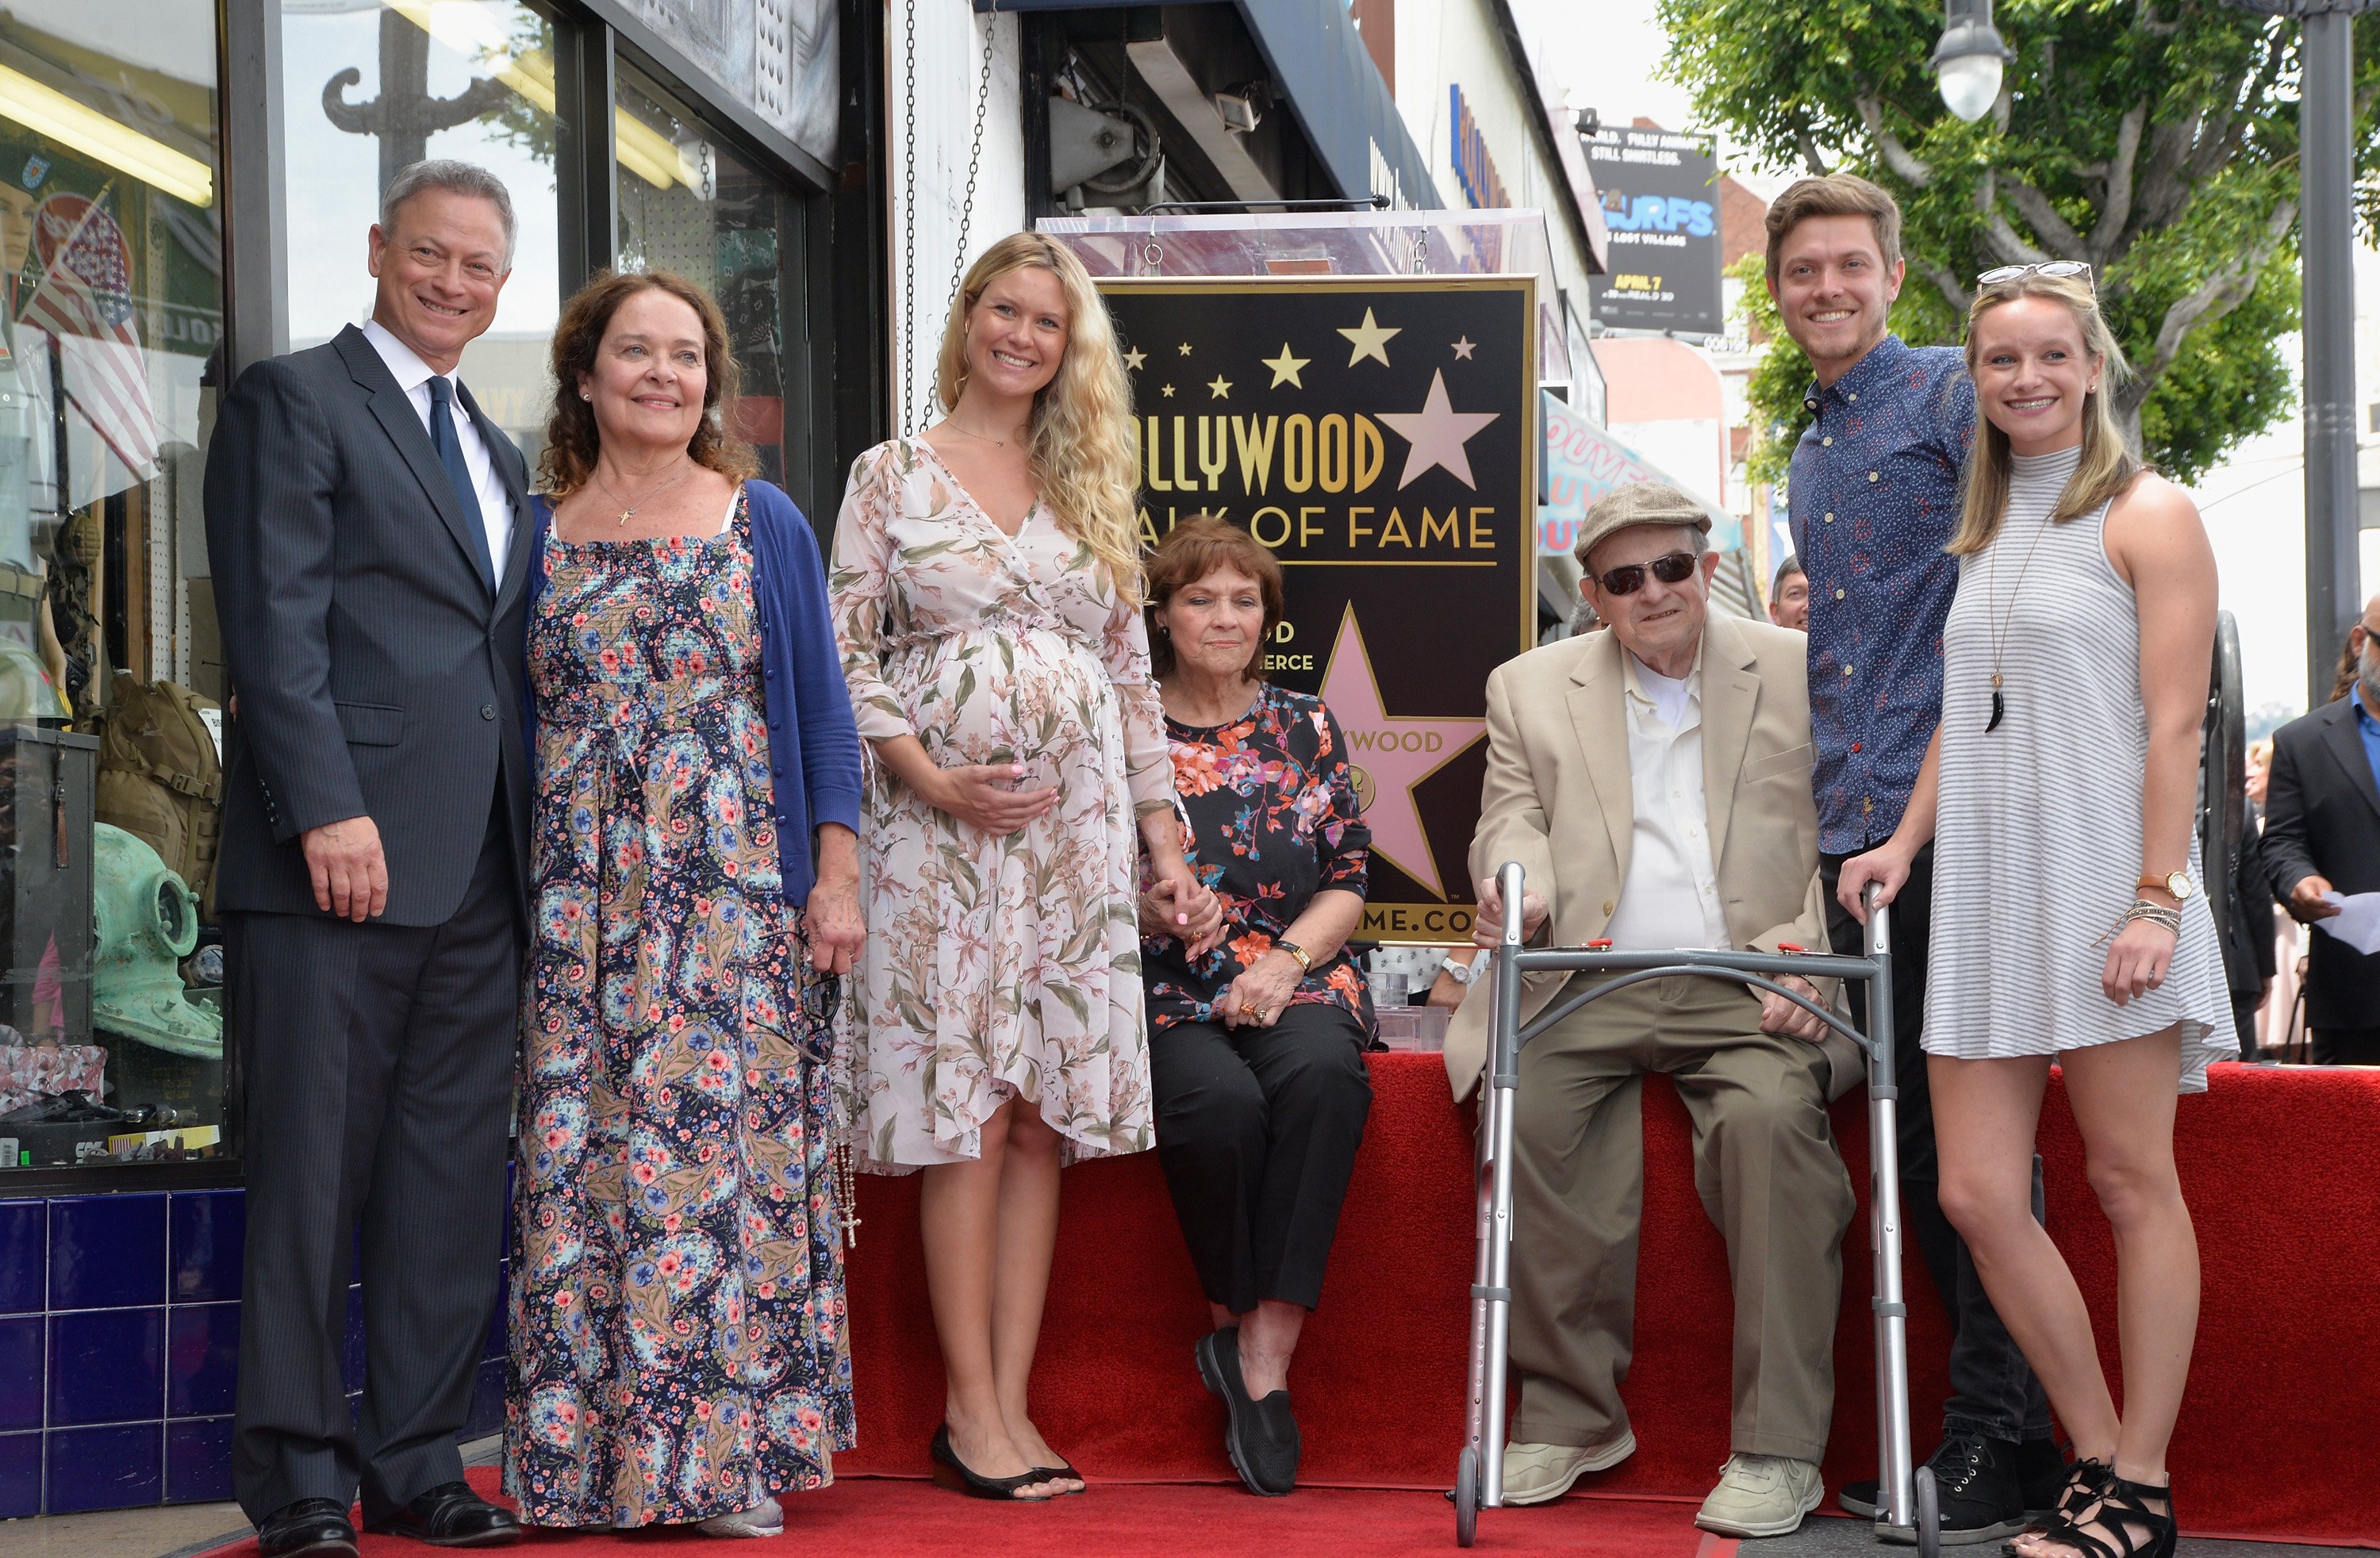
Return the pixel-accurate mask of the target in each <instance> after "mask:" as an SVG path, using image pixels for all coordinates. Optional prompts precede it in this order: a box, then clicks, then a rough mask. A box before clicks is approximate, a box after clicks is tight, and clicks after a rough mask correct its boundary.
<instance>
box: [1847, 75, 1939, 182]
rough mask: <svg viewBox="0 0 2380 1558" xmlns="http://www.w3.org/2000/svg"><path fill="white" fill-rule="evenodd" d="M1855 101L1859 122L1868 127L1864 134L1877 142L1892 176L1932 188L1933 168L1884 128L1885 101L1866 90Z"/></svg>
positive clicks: (1879, 153) (1879, 152)
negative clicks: (1872, 95) (1883, 102)
mask: <svg viewBox="0 0 2380 1558" xmlns="http://www.w3.org/2000/svg"><path fill="white" fill-rule="evenodd" d="M1854 101H1855V102H1856V103H1858V104H1859V116H1860V122H1861V123H1862V124H1864V125H1865V126H1866V127H1867V138H1868V139H1869V140H1872V141H1874V142H1876V152H1877V154H1878V155H1880V156H1882V157H1883V158H1884V165H1885V166H1887V167H1888V168H1890V169H1891V170H1892V171H1893V174H1894V176H1897V177H1899V178H1900V179H1903V180H1905V181H1906V182H1908V183H1910V184H1913V185H1915V186H1916V187H1917V188H1918V189H1930V188H1932V186H1933V183H1934V170H1933V169H1932V168H1930V167H1928V166H1927V165H1926V164H1925V163H1924V162H1923V161H1921V160H1920V159H1919V158H1918V157H1917V156H1916V154H1915V153H1913V152H1911V151H1910V150H1909V148H1908V147H1906V146H1903V145H1902V144H1901V143H1900V137H1899V136H1897V135H1895V134H1893V133H1892V131H1890V130H1889V129H1887V128H1885V124H1884V105H1883V104H1882V103H1878V102H1876V99H1875V98H1873V97H1871V96H1869V95H1867V94H1865V93H1862V94H1861V95H1860V96H1859V97H1858V98H1856V99H1855V100H1854Z"/></svg>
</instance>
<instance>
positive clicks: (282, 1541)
mask: <svg viewBox="0 0 2380 1558" xmlns="http://www.w3.org/2000/svg"><path fill="white" fill-rule="evenodd" d="M256 1550H257V1552H260V1553H261V1554H263V1558H356V1528H355V1527H353V1526H352V1525H350V1524H348V1522H347V1506H346V1504H344V1503H340V1502H339V1501H338V1500H336V1499H299V1500H297V1502H296V1503H285V1504H283V1505H282V1506H281V1507H280V1508H279V1509H276V1510H274V1511H273V1513H272V1514H270V1515H266V1516H265V1517H264V1518H263V1519H261V1520H260V1521H258V1522H257V1523H256Z"/></svg>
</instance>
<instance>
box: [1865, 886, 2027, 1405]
mask: <svg viewBox="0 0 2380 1558" xmlns="http://www.w3.org/2000/svg"><path fill="white" fill-rule="evenodd" d="M1850 858H1852V857H1850V856H1848V855H1822V856H1820V857H1819V874H1820V877H1821V879H1822V880H1823V881H1824V882H1825V884H1826V889H1827V939H1828V942H1829V943H1831V944H1832V946H1833V948H1834V950H1835V951H1836V952H1838V953H1840V954H1844V955H1849V956H1854V957H1856V956H1858V955H1861V954H1862V953H1863V952H1864V951H1865V950H1866V948H1865V944H1864V939H1863V936H1864V932H1863V931H1862V928H1861V925H1860V922H1859V921H1858V920H1856V919H1852V916H1851V911H1850V910H1848V909H1846V908H1844V907H1842V905H1841V904H1840V903H1838V902H1837V901H1836V899H1835V884H1836V883H1837V882H1840V880H1841V878H1842V868H1843V862H1844V861H1845V860H1848V859H1850ZM1933 918H1934V846H1932V845H1931V844H1929V845H1927V846H1925V848H1923V849H1921V850H1919V851H1918V852H1917V858H1916V859H1915V860H1914V861H1913V863H1912V865H1911V868H1910V872H1909V882H1908V884H1907V885H1906V886H1904V887H1902V888H1901V890H1900V895H1898V896H1897V897H1895V898H1894V899H1893V901H1892V1039H1893V1043H1892V1053H1893V1064H1894V1068H1895V1071H1896V1073H1897V1074H1898V1077H1899V1079H1900V1217H1901V1222H1902V1223H1903V1225H1905V1226H1906V1227H1907V1228H1908V1229H1909V1232H1910V1235H1911V1236H1912V1237H1913V1238H1914V1239H1915V1241H1916V1244H1917V1251H1918V1254H1919V1255H1920V1256H1921V1257H1923V1258H1924V1260H1925V1270H1926V1272H1927V1273H1928V1274H1930V1275H1931V1276H1932V1277H1933V1279H1934V1291H1935V1292H1937V1293H1938V1294H1940V1295H1941V1296H1942V1307H1943V1308H1945V1309H1947V1310H1949V1315H1950V1395H1949V1399H1948V1400H1947V1401H1945V1402H1944V1403H1943V1404H1942V1431H1943V1433H1944V1434H1945V1435H1949V1434H1953V1433H1979V1434H1982V1435H1984V1436H1985V1437H1986V1438H1990V1439H2006V1440H2028V1439H2047V1438H2048V1437H2050V1426H2049V1398H2048V1396H2046V1394H2043V1392H2042V1389H2041V1382H2040V1381H2038V1380H2036V1379H2034V1377H2033V1369H2031V1367H2029V1366H2028V1365H2027V1364H2026V1363H2025V1361H2024V1354H2023V1352H2022V1350H2021V1349H2020V1348H2019V1347H2018V1346H2017V1345H2016V1339H2015V1338H2014V1337H2012V1336H2010V1334H2009V1333H2008V1327H2007V1326H2006V1325H2003V1324H2002V1323H2000V1317H1999V1314H1998V1311H1997V1310H1995V1309H1994V1308H1992V1301H1991V1299H1990V1297H1989V1296H1986V1295H1985V1292H1984V1284H1983V1279H1982V1278H1980V1277H1978V1276H1977V1275H1976V1274H1975V1262H1974V1259H1973V1257H1972V1256H1970V1255H1969V1254H1968V1253H1967V1246H1966V1242H1965V1241H1964V1240H1962V1239H1961V1238H1960V1237H1959V1231H1958V1230H1957V1229H1956V1228H1953V1227H1951V1226H1950V1220H1949V1218H1947V1217H1945V1216H1943V1215H1942V1202H1941V1199H1940V1185H1941V1169H1940V1166H1939V1160H1938V1159H1937V1156H1936V1153H1935V1149H1934V1093H1933V1088H1932V1086H1931V1084H1930V1082H1929V1081H1928V1078H1927V1077H1926V1072H1925V1048H1924V1044H1923V1041H1924V1039H1925V965H1926V953H1927V949H1928V947H1929V945H1930V941H1931V935H1932V930H1933ZM1851 1001H1852V1021H1853V1022H1855V1023H1857V1024H1858V1025H1859V1026H1860V1028H1861V1029H1862V1030H1864V1029H1866V1027H1867V987H1866V986H1865V985H1862V984H1854V985H1852V987H1851ZM2042 1214H2043V1203H2042V1190H2041V1159H2040V1157H2039V1156H2038V1155H2036V1156H2035V1157H2034V1160H2033V1215H2034V1218H2036V1219H2040V1218H2041V1217H2042Z"/></svg>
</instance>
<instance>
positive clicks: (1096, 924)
mask: <svg viewBox="0 0 2380 1558" xmlns="http://www.w3.org/2000/svg"><path fill="white" fill-rule="evenodd" d="M940 389H941V398H942V402H943V404H944V405H945V406H946V407H948V408H950V410H949V416H948V417H947V419H946V420H943V421H942V422H941V423H940V424H938V425H937V426H935V427H934V428H932V429H929V431H928V432H927V434H926V436H925V437H923V438H919V439H896V440H894V441H892V443H889V444H882V445H880V446H879V447H877V448H875V449H873V450H870V451H869V452H868V454H866V455H864V456H861V457H860V459H859V461H858V463H857V464H856V466H855V467H854V469H853V471H852V478H851V484H850V487H849V490H848V492H847V493H845V495H844V506H843V514H842V517H841V519H840V520H839V521H838V523H837V526H836V529H835V544H834V569H833V578H832V589H833V598H834V612H835V623H836V631H837V634H838V636H839V638H840V639H841V640H842V645H843V653H844V673H845V675H846V676H847V677H848V679H849V681H850V685H851V695H852V703H853V706H854V711H855V713H856V718H857V721H858V725H859V733H860V735H861V736H863V737H865V738H866V739H867V740H868V743H869V745H870V747H871V749H872V750H873V752H874V756H875V760H876V761H874V762H872V763H871V764H870V765H869V772H868V787H867V802H866V812H865V817H864V821H863V823H862V827H861V870H862V877H863V881H864V892H865V894H866V903H867V906H868V923H869V926H870V931H871V933H870V936H869V939H868V946H867V949H866V951H865V953H864V955H863V956H862V959H861V969H862V978H861V980H859V991H858V992H857V996H856V1000H855V1001H854V1003H853V1010H852V1019H853V1026H854V1030H855V1035H856V1037H855V1043H854V1046H853V1053H852V1055H851V1057H850V1064H851V1068H852V1078H851V1083H850V1087H851V1089H852V1094H851V1099H850V1108H851V1111H852V1115H853V1120H852V1128H853V1132H854V1138H855V1140H856V1143H857V1144H858V1145H859V1147H860V1148H861V1149H862V1150H864V1152H865V1153H866V1155H867V1157H868V1160H869V1161H870V1162H872V1163H873V1164H875V1165H877V1166H880V1167H896V1168H897V1167H912V1166H914V1167H923V1168H924V1169H925V1171H926V1181H925V1184H924V1186H923V1187H922V1190H921V1192H920V1221H921V1227H922V1233H923V1237H924V1244H925V1255H926V1266H927V1279H928V1284H929V1288H930V1290H931V1294H932V1297H933V1302H934V1313H935V1326H936V1331H937V1333H938V1335H939V1338H940V1340H941V1346H942V1357H943V1364H944V1368H945V1372H946V1374H947V1376H948V1380H949V1388H948V1393H947V1397H946V1401H945V1412H944V1416H945V1422H944V1427H943V1430H941V1432H938V1433H937V1435H936V1437H935V1442H934V1445H933V1449H932V1454H933V1456H934V1460H935V1463H936V1467H937V1474H938V1476H939V1477H940V1478H941V1479H943V1480H944V1481H945V1482H947V1483H949V1484H950V1485H953V1486H956V1487H960V1488H963V1489H964V1490H965V1491H970V1492H974V1493H977V1494H978V1495H980V1496H985V1497H997V1498H1038V1497H1047V1496H1050V1495H1052V1494H1055V1493H1063V1492H1076V1491H1081V1489H1082V1482H1081V1479H1080V1478H1079V1477H1077V1476H1076V1475H1075V1471H1074V1469H1073V1467H1070V1466H1069V1465H1068V1464H1067V1463H1066V1461H1065V1460H1064V1458H1063V1457H1062V1456H1060V1455H1057V1454H1056V1453H1055V1452H1054V1451H1052V1450H1051V1449H1050V1446H1049V1444H1048V1443H1047V1442H1046V1441H1044V1440H1043V1439H1042V1437H1041V1435H1040V1433H1039V1431H1038V1430H1037V1429H1035V1428H1034V1426H1033V1424H1032V1422H1031V1420H1030V1418H1028V1417H1027V1416H1026V1409H1025V1397H1026V1378H1027V1376H1028V1375H1029V1373H1030V1370H1031V1367H1032V1358H1033V1349H1034V1341H1035V1337H1036V1334H1037V1333H1038V1329H1039V1325H1040V1314H1041V1304H1042V1296H1043V1293H1044V1291H1045V1290H1046V1288H1047V1286H1048V1283H1049V1272H1050V1249H1051V1246H1052V1243H1053V1241H1054V1238H1055V1235H1056V1224H1057V1211H1058V1169H1059V1164H1060V1162H1061V1161H1062V1159H1063V1158H1067V1157H1083V1156H1096V1155H1100V1154H1107V1153H1118V1152H1137V1151H1142V1150H1146V1149H1147V1147H1148V1146H1149V1145H1150V1144H1151V1137H1150V1105H1149V1090H1148V1047H1147V1029H1146V1025H1145V1018H1144V1016H1143V1013H1142V1003H1141V983H1140V946H1139V937H1138V932H1137V931H1136V929H1135V915H1134V884H1135V855H1136V850H1135V837H1134V834H1135V826H1136V825H1137V827H1138V829H1139V831H1140V832H1141V833H1142V834H1144V835H1145V836H1146V837H1147V840H1148V842H1149V848H1150V851H1151V856H1152V858H1153V859H1154V860H1155V862H1156V870H1157V872H1158V875H1159V876H1160V878H1161V879H1163V880H1165V881H1166V882H1168V883H1169V891H1171V892H1172V893H1173V894H1175V895H1176V901H1177V912H1178V913H1179V915H1180V916H1181V917H1182V919H1183V920H1184V928H1185V930H1186V931H1189V932H1190V933H1192V934H1193V935H1194V936H1195V935H1196V934H1199V933H1203V932H1204V931H1207V930H1208V929H1209V928H1211V926H1212V925H1213V924H1214V923H1215V922H1217V921H1218V920H1219V919H1220V915H1219V913H1218V911H1217V908H1216V906H1215V904H1214V902H1213V897H1212V895H1211V894H1208V893H1207V892H1206V890H1205V889H1203V888H1201V887H1199V886H1197V884H1196V882H1195V881H1194V880H1193V879H1192V878H1191V876H1190V873H1189V868H1188V866H1187V864H1186V863H1185V862H1184V859H1183V858H1182V853H1181V835H1180V833H1179V831H1178V829H1176V828H1175V827H1174V825H1173V822H1172V814H1171V812H1172V767H1171V764H1170V762H1169V761H1168V757H1167V752H1166V746H1165V738H1164V734H1163V730H1162V726H1161V720H1162V712H1161V710H1160V706H1159V704H1158V700H1157V695H1156V689H1155V687H1154V685H1153V684H1152V681H1151V678H1150V676H1149V670H1148V652H1147V630H1146V628H1145V627H1144V626H1143V624H1142V620H1141V615H1140V612H1139V610H1138V594H1139V574H1140V567H1139V551H1138V544H1137V540H1136V535H1135V530H1134V529H1133V521H1132V517H1131V505H1130V497H1131V487H1132V480H1133V469H1132V453H1131V444H1130V436H1131V432H1130V422H1129V415H1128V404H1127V392H1126V390H1125V388H1124V380H1123V365H1122V362H1121V360H1120V359H1119V358H1118V357H1117V355H1116V348H1115V346H1114V340H1113V336H1112V334H1111V330H1110V328H1109V324H1108V320H1107V316H1106V312H1105V310H1104V309H1103V307H1102V306H1101V305H1100V303H1099V298H1098V295H1097V294H1096V293H1095V292H1094V291H1093V290H1092V289H1091V286H1090V282H1089V278H1088V277H1087V275H1085V274H1084V273H1083V269H1082V266H1081V264H1080V263H1079V262H1077V261H1075V259H1074V258H1073V256H1071V255H1070V254H1068V253H1066V251H1065V250H1062V249H1060V248H1059V247H1057V246H1056V245H1054V244H1052V243H1050V241H1049V240H1047V239H1044V238H1040V237H1036V236H1034V235H1030V234H1020V235H1017V236H1016V237H1011V238H1007V239H1004V240H1002V242H1001V243H999V244H997V245H994V246H993V247H992V249H991V250H990V251H988V252H987V253H986V254H985V255H984V257H983V258H982V259H981V260H979V261H978V262H977V263H976V266H975V268H974V269H973V271H971V272H970V273H969V274H968V276H967V278H966V281H965V285H964V286H963V287H962V288H961V290H960V295H959V297H958V298H957V299H955V300H954V302H953V307H952V312H951V320H950V325H949V329H948V330H947V332H946V333H945V335H944V340H943V347H942V359H941V383H940Z"/></svg>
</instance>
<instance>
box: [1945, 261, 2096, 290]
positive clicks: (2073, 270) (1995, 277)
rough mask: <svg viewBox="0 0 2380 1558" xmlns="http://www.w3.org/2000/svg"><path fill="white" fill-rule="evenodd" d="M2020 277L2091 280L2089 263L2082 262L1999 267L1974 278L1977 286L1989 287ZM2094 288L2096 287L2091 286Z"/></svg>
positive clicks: (2044, 262) (2051, 262)
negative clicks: (2059, 277)
mask: <svg viewBox="0 0 2380 1558" xmlns="http://www.w3.org/2000/svg"><path fill="white" fill-rule="evenodd" d="M2020 276H2081V277H2082V278H2083V280H2084V281H2086V282H2087V281H2090V280H2091V266H2090V263H2089V262H2087V261H2083V260H2045V261H2043V262H2041V263H2040V264H2038V265H2000V266H1997V267H1995V268H1994V269H1992V270H1988V271H1985V273H1984V274H1981V275H1979V276H1977V277H1976V278H1975V285H1976V286H1992V285H1994V284H1995V283H1998V282H2003V281H2014V280H2016V279H2017V278H2018V277H2020ZM2093 285H2094V286H2096V285H2097V284H2096V283H2094V284H2093Z"/></svg>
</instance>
